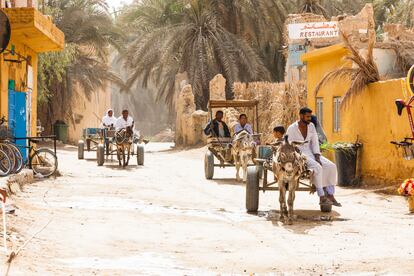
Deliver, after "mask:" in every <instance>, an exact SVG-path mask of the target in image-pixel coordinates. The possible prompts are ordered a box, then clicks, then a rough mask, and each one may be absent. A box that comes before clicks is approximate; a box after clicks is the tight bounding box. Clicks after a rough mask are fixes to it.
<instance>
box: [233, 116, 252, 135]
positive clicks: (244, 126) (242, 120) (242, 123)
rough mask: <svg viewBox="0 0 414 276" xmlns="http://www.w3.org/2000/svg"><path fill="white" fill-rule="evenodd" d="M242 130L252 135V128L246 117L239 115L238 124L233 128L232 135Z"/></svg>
mask: <svg viewBox="0 0 414 276" xmlns="http://www.w3.org/2000/svg"><path fill="white" fill-rule="evenodd" d="M243 130H245V131H247V132H248V133H249V134H253V128H252V126H251V125H250V124H249V123H247V115H246V114H241V115H240V116H239V122H238V123H237V124H236V125H235V126H234V134H237V133H239V132H242V131H243Z"/></svg>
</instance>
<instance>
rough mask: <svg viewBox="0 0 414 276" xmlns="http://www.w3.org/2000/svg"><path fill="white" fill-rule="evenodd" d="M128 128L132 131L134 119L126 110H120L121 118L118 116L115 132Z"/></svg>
mask: <svg viewBox="0 0 414 276" xmlns="http://www.w3.org/2000/svg"><path fill="white" fill-rule="evenodd" d="M128 127H130V129H131V131H132V130H133V129H134V119H132V117H131V116H129V113H128V110H127V109H124V110H122V116H120V117H119V118H118V119H117V120H116V123H115V130H116V131H120V130H122V129H127V128H128Z"/></svg>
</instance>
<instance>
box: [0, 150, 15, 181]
mask: <svg viewBox="0 0 414 276" xmlns="http://www.w3.org/2000/svg"><path fill="white" fill-rule="evenodd" d="M11 169H12V166H11V162H10V158H9V156H7V154H6V153H5V152H4V151H3V150H0V176H7V175H9V174H10V171H11Z"/></svg>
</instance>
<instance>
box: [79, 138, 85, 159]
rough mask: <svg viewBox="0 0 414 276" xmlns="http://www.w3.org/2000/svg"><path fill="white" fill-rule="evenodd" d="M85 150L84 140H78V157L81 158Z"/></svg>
mask: <svg viewBox="0 0 414 276" xmlns="http://www.w3.org/2000/svg"><path fill="white" fill-rule="evenodd" d="M84 152H85V142H83V140H79V142H78V159H83V156H84Z"/></svg>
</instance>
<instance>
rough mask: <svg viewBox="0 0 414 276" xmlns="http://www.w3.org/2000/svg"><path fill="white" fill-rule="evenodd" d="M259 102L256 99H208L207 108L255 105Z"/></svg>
mask: <svg viewBox="0 0 414 276" xmlns="http://www.w3.org/2000/svg"><path fill="white" fill-rule="evenodd" d="M258 103H259V101H258V100H251V101H247V100H210V101H209V103H208V107H209V108H225V107H255V106H257V104H258Z"/></svg>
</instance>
